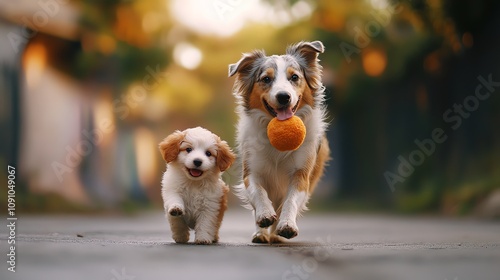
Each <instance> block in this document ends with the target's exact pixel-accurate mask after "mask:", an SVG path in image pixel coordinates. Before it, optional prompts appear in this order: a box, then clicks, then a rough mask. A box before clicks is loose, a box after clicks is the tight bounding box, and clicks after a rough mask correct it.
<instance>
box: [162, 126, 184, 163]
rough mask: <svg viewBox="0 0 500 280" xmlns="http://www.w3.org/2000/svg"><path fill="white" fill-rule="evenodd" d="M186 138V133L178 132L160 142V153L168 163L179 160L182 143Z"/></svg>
mask: <svg viewBox="0 0 500 280" xmlns="http://www.w3.org/2000/svg"><path fill="white" fill-rule="evenodd" d="M185 136H186V135H185V133H184V132H182V131H179V130H176V131H175V132H174V133H172V134H170V135H169V136H167V137H166V138H165V139H163V141H161V142H160V144H159V148H160V153H161V155H162V157H163V159H164V160H165V161H166V162H167V163H169V162H172V161H174V160H175V159H176V158H177V155H179V152H180V145H181V142H182V141H183V140H184V137H185Z"/></svg>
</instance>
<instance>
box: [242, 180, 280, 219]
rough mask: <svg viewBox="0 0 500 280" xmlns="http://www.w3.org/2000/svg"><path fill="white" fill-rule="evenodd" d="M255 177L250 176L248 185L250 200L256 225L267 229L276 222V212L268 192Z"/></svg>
mask: <svg viewBox="0 0 500 280" xmlns="http://www.w3.org/2000/svg"><path fill="white" fill-rule="evenodd" d="M255 177H256V176H250V178H249V180H248V185H247V184H246V187H247V193H248V200H249V202H250V204H251V205H252V207H253V209H254V210H255V223H256V224H257V225H258V226H259V227H260V228H267V227H269V226H271V225H272V224H274V222H275V221H276V212H275V211H274V208H273V204H272V202H271V200H269V197H268V195H267V192H266V190H265V189H264V188H263V187H262V185H261V183H260V180H257V179H256V178H255Z"/></svg>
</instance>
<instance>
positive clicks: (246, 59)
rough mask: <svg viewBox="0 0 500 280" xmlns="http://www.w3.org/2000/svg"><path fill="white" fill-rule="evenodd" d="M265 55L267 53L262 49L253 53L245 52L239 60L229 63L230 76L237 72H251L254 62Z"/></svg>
mask: <svg viewBox="0 0 500 280" xmlns="http://www.w3.org/2000/svg"><path fill="white" fill-rule="evenodd" d="M265 56H266V54H265V53H264V51H261V50H256V51H253V52H251V53H244V54H243V56H242V57H241V59H240V60H239V61H238V62H236V63H234V64H229V72H228V75H229V77H231V76H234V75H235V74H236V73H241V74H243V75H245V74H250V73H251V72H252V68H253V63H254V62H255V60H256V59H258V58H262V57H265Z"/></svg>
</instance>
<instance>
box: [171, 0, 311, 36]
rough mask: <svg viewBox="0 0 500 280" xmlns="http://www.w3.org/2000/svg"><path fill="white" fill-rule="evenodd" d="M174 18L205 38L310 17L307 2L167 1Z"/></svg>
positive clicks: (309, 6) (288, 22)
mask: <svg viewBox="0 0 500 280" xmlns="http://www.w3.org/2000/svg"><path fill="white" fill-rule="evenodd" d="M167 3H168V4H169V8H170V10H171V12H172V15H173V16H174V18H175V19H176V20H177V21H178V22H180V23H182V24H183V25H184V26H186V27H188V28H190V29H192V30H194V31H196V32H198V33H202V34H204V35H218V36H223V37H227V36H231V35H233V34H235V33H236V32H238V31H240V30H241V29H242V28H243V27H244V26H245V24H247V23H252V22H253V23H261V24H271V25H274V26H277V27H282V26H285V25H288V24H291V23H292V22H293V21H297V20H302V19H304V18H307V17H309V16H310V15H311V13H312V11H313V7H312V6H311V4H310V2H309V1H305V0H302V1H298V2H297V3H295V4H294V5H293V6H291V7H290V6H289V4H287V3H285V2H283V3H279V4H277V5H274V6H273V5H271V4H270V3H268V2H265V1H262V0H247V1H243V0H211V1H206V0H171V1H168V2H167Z"/></svg>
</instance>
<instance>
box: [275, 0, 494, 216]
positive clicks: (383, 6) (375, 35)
mask: <svg viewBox="0 0 500 280" xmlns="http://www.w3.org/2000/svg"><path fill="white" fill-rule="evenodd" d="M269 1H270V2H272V3H276V2H277V1H272V0H269ZM279 2H280V3H281V2H283V1H279ZM288 2H289V4H290V6H292V5H294V4H296V2H297V1H288ZM309 3H311V4H312V5H315V6H316V9H315V12H314V13H313V15H312V18H311V20H310V21H303V22H297V23H296V24H294V25H293V26H289V27H287V28H285V29H283V30H281V31H280V33H279V34H280V35H278V37H280V36H281V37H287V40H283V41H287V42H289V41H290V40H292V38H293V37H294V35H293V34H291V32H290V30H296V29H298V30H301V29H303V28H304V27H303V26H304V25H309V24H312V27H313V28H314V31H313V33H312V34H309V36H307V37H304V38H302V39H319V40H322V41H323V42H324V43H325V45H326V46H327V51H326V53H325V54H323V55H322V56H321V59H322V61H323V65H324V66H325V77H324V82H325V85H326V86H327V91H328V92H329V93H331V94H332V95H330V98H331V99H330V100H329V107H330V109H331V111H332V115H333V117H334V120H333V125H332V132H331V134H332V135H331V137H332V138H333V141H332V145H333V147H332V149H333V151H334V153H333V157H334V162H333V164H332V165H333V166H334V167H335V171H336V172H337V174H336V176H339V177H340V178H339V179H338V180H339V183H338V188H339V189H338V195H339V197H341V198H348V199H355V200H358V201H369V202H376V203H380V204H381V205H387V203H392V202H394V203H395V204H394V205H396V206H397V207H398V208H399V209H402V210H405V211H417V210H418V211H422V210H425V211H428V210H443V211H445V212H452V213H459V212H460V211H462V210H464V209H465V208H464V207H466V208H467V207H468V208H467V209H466V210H471V209H470V205H475V204H477V203H478V202H479V201H480V200H481V199H482V198H484V197H485V196H486V195H487V194H488V193H489V192H491V190H492V189H493V188H499V187H500V181H499V180H500V176H499V175H498V174H500V173H499V171H500V170H499V167H498V164H497V163H496V159H498V158H499V156H500V141H499V140H500V139H499V131H498V129H496V126H497V123H498V121H499V120H500V113H499V111H498V107H499V103H500V102H499V99H498V97H495V96H494V93H492V95H491V97H489V98H487V100H485V101H480V102H479V103H478V105H477V106H476V105H475V104H474V102H475V101H474V97H470V96H474V94H475V89H476V87H477V86H478V85H480V84H482V83H483V84H484V82H481V81H480V78H478V77H479V76H481V77H483V78H484V79H486V80H488V77H492V78H491V79H492V80H493V81H495V82H496V81H499V80H500V69H499V68H498V67H497V65H498V64H499V63H500V54H499V52H498V51H496V50H497V49H498V47H499V44H500V42H499V40H498V38H500V37H499V36H498V35H499V32H500V28H499V27H500V20H499V19H498V17H496V16H495V15H496V14H497V13H498V12H499V5H498V4H497V2H495V1H491V0H482V1H461V2H457V1H452V0H438V1H425V0H420V1H384V0H380V1H375V0H373V1H346V0H335V1H326V0H320V1H316V2H312V1H311V2H309ZM293 39H294V38H293ZM292 41H293V40H292ZM490 75H491V76H490ZM495 90H496V89H495ZM467 98H469V99H467ZM476 100H477V99H476ZM467 102H470V103H469V104H464V103H467ZM455 103H456V104H458V105H457V106H462V107H464V108H472V109H473V110H470V112H465V113H464V114H463V115H460V112H458V111H456V109H455V107H454V104H455ZM476 107H477V108H476ZM450 109H451V110H452V111H451V113H449V115H447V116H445V113H446V112H448V110H450ZM464 110H466V109H464ZM452 117H453V120H450V118H452ZM459 122H460V125H458V123H459ZM454 125H456V126H457V127H456V129H454ZM436 128H442V129H443V131H444V135H445V136H446V137H447V138H446V141H445V142H443V143H442V144H440V143H434V145H435V148H433V149H432V150H433V151H432V152H430V153H429V154H428V155H426V154H424V151H423V150H422V149H421V147H420V146H418V145H417V144H416V143H415V140H421V141H424V140H425V139H431V138H432V132H433V130H434V129H436ZM443 137H444V136H443ZM429 145H430V144H429ZM428 147H431V146H428ZM429 149H430V148H429ZM414 151H418V152H415V153H413V152H414ZM419 153H420V154H423V155H424V156H423V158H422V159H421V160H420V159H419V158H418V155H419ZM411 156H413V158H411V159H410V157H411ZM401 158H402V159H403V160H401ZM402 161H408V162H410V165H412V166H411V167H410V169H411V170H409V171H408V172H407V173H408V174H401V172H399V171H398V168H399V169H403V170H404V165H405V163H402ZM412 162H414V163H412ZM415 163H416V164H415ZM402 165H403V167H401V166H402ZM386 172H391V173H392V174H393V175H395V176H399V177H394V176H393V177H390V176H389V178H391V179H390V180H388V178H387V176H384V174H387V173H386ZM402 173H404V172H402ZM464 189H465V190H464ZM463 192H465V193H467V194H468V195H463V194H462V193H463ZM464 205H465V206H464ZM464 211H465V210H464Z"/></svg>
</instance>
